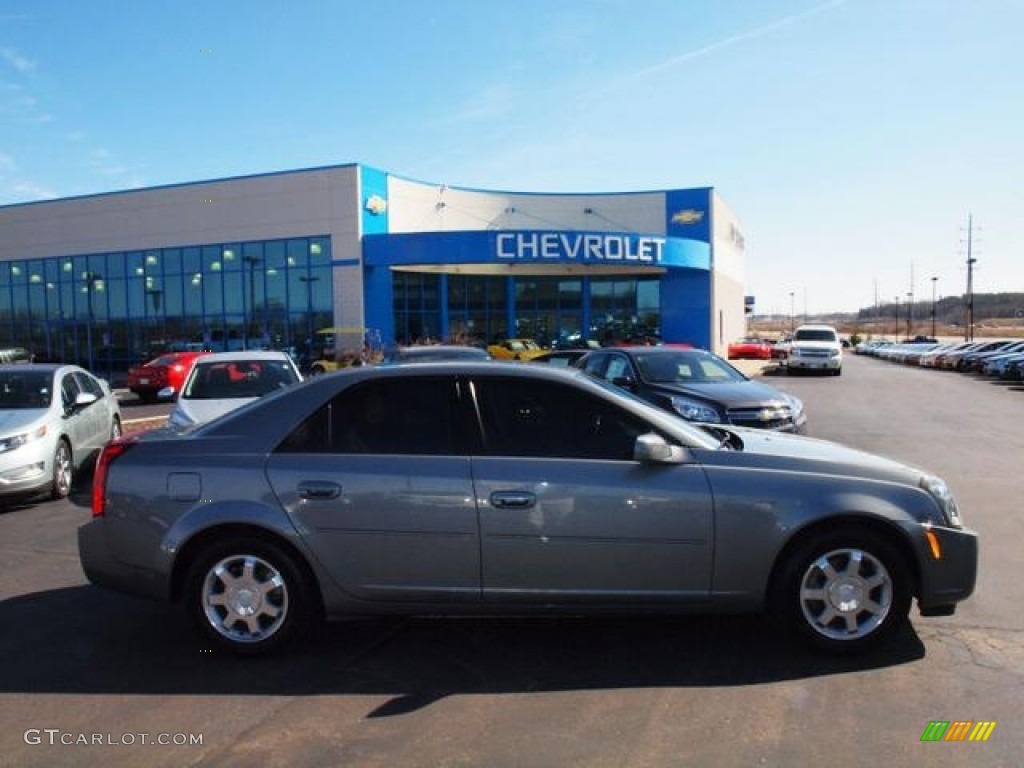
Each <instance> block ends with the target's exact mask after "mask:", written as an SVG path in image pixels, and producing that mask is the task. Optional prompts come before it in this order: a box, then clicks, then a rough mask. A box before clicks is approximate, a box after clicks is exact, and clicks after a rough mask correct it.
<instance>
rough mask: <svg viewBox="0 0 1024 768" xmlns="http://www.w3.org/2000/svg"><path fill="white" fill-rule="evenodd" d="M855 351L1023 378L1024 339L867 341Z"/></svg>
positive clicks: (924, 365)
mask: <svg viewBox="0 0 1024 768" xmlns="http://www.w3.org/2000/svg"><path fill="white" fill-rule="evenodd" d="M856 352H857V354H861V355H870V356H873V357H877V358H879V359H880V360H888V361H890V362H896V363H903V364H905V365H918V366H921V367H922V368H936V369H939V370H950V371H960V372H962V373H976V374H982V375H985V376H992V377H998V378H1001V379H1004V380H1009V381H1022V380H1024V339H982V340H980V341H978V340H975V341H947V342H938V341H935V340H934V339H933V340H929V341H917V342H905V343H893V342H883V341H867V342H864V343H863V344H861V345H859V346H858V347H857V349H856Z"/></svg>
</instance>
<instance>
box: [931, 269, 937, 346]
mask: <svg viewBox="0 0 1024 768" xmlns="http://www.w3.org/2000/svg"><path fill="white" fill-rule="evenodd" d="M937 282H939V278H937V277H932V338H933V339H934V338H935V284H936V283H937Z"/></svg>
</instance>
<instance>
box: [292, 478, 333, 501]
mask: <svg viewBox="0 0 1024 768" xmlns="http://www.w3.org/2000/svg"><path fill="white" fill-rule="evenodd" d="M339 496H341V486H340V485H338V484H337V483H331V482H325V481H320V480H306V481H305V482H302V483H299V497H300V498H303V499H336V498H338V497H339Z"/></svg>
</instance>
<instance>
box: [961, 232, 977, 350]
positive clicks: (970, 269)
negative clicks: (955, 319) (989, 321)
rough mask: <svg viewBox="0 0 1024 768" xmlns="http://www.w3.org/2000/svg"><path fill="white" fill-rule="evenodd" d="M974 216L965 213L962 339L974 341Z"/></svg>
mask: <svg viewBox="0 0 1024 768" xmlns="http://www.w3.org/2000/svg"><path fill="white" fill-rule="evenodd" d="M976 261H977V259H976V258H974V218H973V217H972V216H971V214H967V301H966V302H965V305H966V309H967V317H966V319H965V321H964V341H974V262H976Z"/></svg>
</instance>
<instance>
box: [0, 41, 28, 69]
mask: <svg viewBox="0 0 1024 768" xmlns="http://www.w3.org/2000/svg"><path fill="white" fill-rule="evenodd" d="M0 58H2V59H3V60H4V61H6V62H7V63H8V64H10V65H11V66H12V67H13V68H14V69H16V70H17V71H18V72H22V73H25V72H31V71H32V70H34V69H35V68H36V63H35V62H34V61H32V59H30V58H28V57H26V56H22V55H21V54H20V53H18V52H17V51H16V50H14V49H13V48H7V47H3V48H0Z"/></svg>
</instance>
